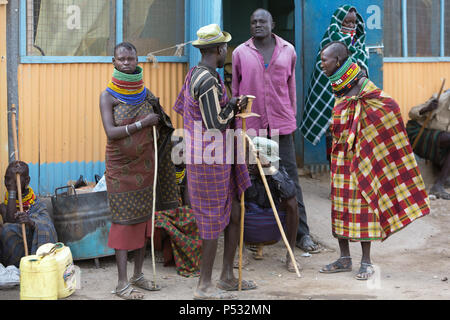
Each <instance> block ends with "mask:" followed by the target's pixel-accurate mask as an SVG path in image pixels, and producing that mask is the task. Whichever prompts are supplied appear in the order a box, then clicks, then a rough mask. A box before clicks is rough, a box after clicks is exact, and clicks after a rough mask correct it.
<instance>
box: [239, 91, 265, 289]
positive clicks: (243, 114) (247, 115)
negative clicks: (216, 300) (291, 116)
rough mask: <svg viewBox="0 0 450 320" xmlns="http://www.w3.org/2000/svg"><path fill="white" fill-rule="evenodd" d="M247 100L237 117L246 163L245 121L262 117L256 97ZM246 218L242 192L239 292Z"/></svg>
mask: <svg viewBox="0 0 450 320" xmlns="http://www.w3.org/2000/svg"><path fill="white" fill-rule="evenodd" d="M245 97H246V98H247V99H248V102H247V107H246V108H245V109H244V110H243V111H242V112H241V113H239V114H237V115H236V117H239V118H241V119H242V148H243V155H244V157H243V158H244V161H245V154H246V152H245V149H246V143H245V140H246V138H245V136H246V133H245V132H246V130H247V128H246V123H245V120H246V119H247V118H250V117H260V115H259V114H256V113H252V112H251V111H252V104H253V100H254V99H255V98H256V97H255V96H250V95H247V96H242V98H245ZM244 217H245V192H242V194H241V228H240V235H239V284H238V290H239V291H241V290H242V254H243V247H244Z"/></svg>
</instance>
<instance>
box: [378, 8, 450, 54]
mask: <svg viewBox="0 0 450 320" xmlns="http://www.w3.org/2000/svg"><path fill="white" fill-rule="evenodd" d="M446 9H447V10H449V9H450V0H431V1H426V2H423V1H421V0H401V2H399V1H398V0H388V1H385V10H388V11H386V12H385V14H386V19H388V20H387V21H386V20H385V29H384V32H385V54H386V55H387V56H386V57H385V58H384V62H450V40H449V39H450V32H449V31H450V28H448V26H447V25H446V22H448V17H446V16H445V10H446ZM420 10H427V11H426V14H424V12H423V11H420ZM424 19H428V20H427V21H424ZM418 20H421V21H418ZM421 26H422V27H423V26H426V27H427V31H425V30H423V29H422V30H420V29H419V31H418V30H417V29H418V28H421ZM421 31H422V32H423V34H421ZM388 45H390V46H391V47H390V48H387V46H388Z"/></svg>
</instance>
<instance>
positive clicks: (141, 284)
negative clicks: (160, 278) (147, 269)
mask: <svg viewBox="0 0 450 320" xmlns="http://www.w3.org/2000/svg"><path fill="white" fill-rule="evenodd" d="M130 283H131V284H132V285H133V286H136V287H138V288H141V289H144V290H147V291H159V290H161V287H160V286H159V285H157V284H156V283H153V281H150V280H147V279H144V274H143V273H141V274H140V275H139V276H138V277H137V278H135V277H134V276H133V277H132V278H131V279H130Z"/></svg>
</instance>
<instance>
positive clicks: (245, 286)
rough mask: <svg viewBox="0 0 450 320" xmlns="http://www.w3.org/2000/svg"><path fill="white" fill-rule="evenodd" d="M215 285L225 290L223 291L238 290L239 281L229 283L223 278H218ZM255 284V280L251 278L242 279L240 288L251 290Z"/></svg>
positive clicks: (255, 286) (254, 287)
mask: <svg viewBox="0 0 450 320" xmlns="http://www.w3.org/2000/svg"><path fill="white" fill-rule="evenodd" d="M217 287H218V288H219V289H222V290H225V291H238V290H239V281H236V283H235V284H229V283H227V282H225V281H223V280H219V282H218V283H217ZM256 288H257V285H256V283H255V282H253V281H251V280H242V287H241V289H242V290H253V289H256Z"/></svg>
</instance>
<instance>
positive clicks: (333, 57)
mask: <svg viewBox="0 0 450 320" xmlns="http://www.w3.org/2000/svg"><path fill="white" fill-rule="evenodd" d="M321 59H322V63H321V67H322V70H323V72H324V73H325V75H326V76H327V77H328V78H329V80H330V82H331V84H332V88H333V93H334V95H335V97H336V99H335V104H334V107H333V109H332V117H331V119H332V121H331V125H330V131H331V134H332V146H331V165H330V171H331V225H332V234H333V236H334V237H335V238H337V239H338V243H339V249H340V257H339V258H338V259H337V260H336V261H334V262H332V263H330V264H328V265H326V266H324V267H323V268H322V269H321V270H320V272H322V273H336V272H350V271H352V260H351V257H350V248H349V241H359V242H361V249H362V258H361V266H360V268H359V271H358V273H357V275H356V279H358V280H367V279H369V278H370V277H371V276H372V275H373V274H374V272H375V268H374V267H373V265H372V262H371V258H370V246H371V241H376V240H381V241H384V240H386V239H387V238H388V237H389V236H390V235H391V234H393V233H395V232H397V231H399V230H401V229H403V228H404V227H405V226H407V225H408V224H410V223H411V222H413V221H414V220H415V219H417V218H420V217H423V216H425V215H427V214H429V213H430V207H429V200H428V196H427V193H426V191H425V185H424V183H423V179H422V177H421V175H420V171H419V169H418V167H417V163H416V160H415V157H414V154H413V152H412V148H411V146H410V144H409V140H408V136H407V133H406V130H405V126H404V124H403V120H402V117H401V113H400V108H399V106H398V104H397V103H396V102H395V101H394V100H393V99H392V98H391V97H389V96H388V95H387V94H386V93H385V92H383V91H382V90H381V89H379V88H377V87H376V86H375V85H374V84H373V82H371V81H370V80H369V79H368V78H367V77H366V76H365V74H361V72H360V69H359V66H358V65H357V64H356V63H354V62H352V60H351V59H349V54H348V50H347V46H346V45H345V44H343V43H340V42H334V43H330V44H329V45H327V46H325V47H324V49H323V50H322V52H321Z"/></svg>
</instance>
